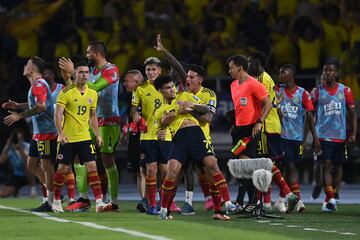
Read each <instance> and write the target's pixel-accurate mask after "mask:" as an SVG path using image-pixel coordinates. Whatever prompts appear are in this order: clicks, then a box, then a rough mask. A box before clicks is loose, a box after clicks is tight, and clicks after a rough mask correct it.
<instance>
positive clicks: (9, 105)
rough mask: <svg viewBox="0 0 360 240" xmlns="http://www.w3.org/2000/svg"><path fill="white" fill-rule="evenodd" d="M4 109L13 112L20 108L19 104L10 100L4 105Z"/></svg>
mask: <svg viewBox="0 0 360 240" xmlns="http://www.w3.org/2000/svg"><path fill="white" fill-rule="evenodd" d="M1 107H2V108H6V109H12V110H15V109H18V108H19V104H18V103H17V102H15V101H12V100H10V99H9V100H8V101H7V102H6V103H3V104H2V105H1Z"/></svg>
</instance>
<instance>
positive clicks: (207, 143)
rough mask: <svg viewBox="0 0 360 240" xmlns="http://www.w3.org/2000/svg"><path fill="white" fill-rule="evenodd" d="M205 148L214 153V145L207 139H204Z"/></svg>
mask: <svg viewBox="0 0 360 240" xmlns="http://www.w3.org/2000/svg"><path fill="white" fill-rule="evenodd" d="M204 143H205V148H206V150H207V152H208V153H214V147H213V146H212V144H210V143H209V142H208V141H207V140H204Z"/></svg>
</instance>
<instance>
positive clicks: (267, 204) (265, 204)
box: [263, 202, 272, 211]
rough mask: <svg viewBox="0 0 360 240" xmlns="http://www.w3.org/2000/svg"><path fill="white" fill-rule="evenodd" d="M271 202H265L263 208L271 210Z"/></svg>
mask: <svg viewBox="0 0 360 240" xmlns="http://www.w3.org/2000/svg"><path fill="white" fill-rule="evenodd" d="M271 209H272V207H271V202H270V203H263V210H265V211H271Z"/></svg>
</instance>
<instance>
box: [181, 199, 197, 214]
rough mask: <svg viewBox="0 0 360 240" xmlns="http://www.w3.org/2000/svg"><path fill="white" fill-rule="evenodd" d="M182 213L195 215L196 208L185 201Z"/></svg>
mask: <svg viewBox="0 0 360 240" xmlns="http://www.w3.org/2000/svg"><path fill="white" fill-rule="evenodd" d="M181 214H182V215H195V211H194V208H193V207H192V206H191V205H190V204H189V203H187V202H186V203H185V204H184V206H183V208H182V209H181Z"/></svg>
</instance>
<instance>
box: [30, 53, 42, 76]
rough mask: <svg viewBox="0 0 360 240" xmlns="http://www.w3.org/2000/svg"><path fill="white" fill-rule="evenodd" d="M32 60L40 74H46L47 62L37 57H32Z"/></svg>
mask: <svg viewBox="0 0 360 240" xmlns="http://www.w3.org/2000/svg"><path fill="white" fill-rule="evenodd" d="M30 60H31V62H32V64H34V65H35V66H36V68H37V70H38V72H39V73H41V74H42V73H43V72H44V67H45V60H44V59H42V58H40V57H37V56H35V57H31V58H30Z"/></svg>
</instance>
